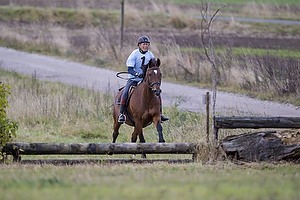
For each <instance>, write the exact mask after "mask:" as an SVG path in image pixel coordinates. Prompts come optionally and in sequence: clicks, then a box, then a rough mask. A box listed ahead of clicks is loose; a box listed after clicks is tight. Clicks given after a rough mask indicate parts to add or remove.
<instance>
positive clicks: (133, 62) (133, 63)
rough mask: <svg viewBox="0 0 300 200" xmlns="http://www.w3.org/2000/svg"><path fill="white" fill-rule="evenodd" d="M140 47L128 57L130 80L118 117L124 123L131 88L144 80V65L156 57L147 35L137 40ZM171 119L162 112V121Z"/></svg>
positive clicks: (122, 98)
mask: <svg viewBox="0 0 300 200" xmlns="http://www.w3.org/2000/svg"><path fill="white" fill-rule="evenodd" d="M137 45H138V47H139V48H138V49H135V50H134V51H133V52H132V53H131V54H130V56H129V57H128V59H127V62H126V65H127V67H128V74H129V80H128V81H127V84H126V86H125V89H124V92H123V95H122V97H121V107H120V114H119V118H118V122H119V123H124V122H125V121H126V116H125V115H124V112H125V108H126V101H127V98H128V91H129V88H130V87H131V86H133V85H135V86H136V85H137V83H138V82H140V81H142V80H143V77H144V76H145V72H144V71H143V69H142V67H143V66H145V65H147V64H148V62H149V60H151V59H153V58H154V55H153V54H152V52H151V51H149V50H148V49H149V46H150V40H149V38H148V37H147V36H141V37H140V38H139V39H138V41H137ZM159 100H160V112H161V113H162V105H161V104H162V103H161V96H159ZM166 120H169V118H167V117H165V116H164V115H162V114H161V121H162V122H164V121H166Z"/></svg>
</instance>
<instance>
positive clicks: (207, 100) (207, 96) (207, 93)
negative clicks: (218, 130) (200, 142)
mask: <svg viewBox="0 0 300 200" xmlns="http://www.w3.org/2000/svg"><path fill="white" fill-rule="evenodd" d="M206 143H207V144H208V143H209V92H206Z"/></svg>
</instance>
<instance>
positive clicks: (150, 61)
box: [148, 59, 152, 67]
mask: <svg viewBox="0 0 300 200" xmlns="http://www.w3.org/2000/svg"><path fill="white" fill-rule="evenodd" d="M151 66H152V59H150V60H149V62H148V67H151Z"/></svg>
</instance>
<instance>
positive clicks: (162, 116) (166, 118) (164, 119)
mask: <svg viewBox="0 0 300 200" xmlns="http://www.w3.org/2000/svg"><path fill="white" fill-rule="evenodd" d="M168 120H169V118H168V117H165V116H164V115H163V114H161V122H164V121H168Z"/></svg>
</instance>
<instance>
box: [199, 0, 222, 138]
mask: <svg viewBox="0 0 300 200" xmlns="http://www.w3.org/2000/svg"><path fill="white" fill-rule="evenodd" d="M212 5H213V3H212V1H211V0H209V1H206V0H202V10H201V15H202V33H201V40H202V44H203V48H204V50H205V55H206V57H207V59H208V61H209V62H210V64H211V66H212V71H213V77H212V84H213V99H212V102H213V105H212V118H213V120H212V127H213V128H212V130H213V142H214V143H216V142H217V140H218V134H217V132H215V131H214V126H215V113H216V97H217V65H216V60H215V52H214V45H213V34H212V26H213V22H214V20H215V18H216V17H217V15H218V13H219V12H220V10H221V9H222V8H224V7H225V5H223V6H221V7H220V8H218V9H217V10H216V11H214V13H213V14H211V6H212Z"/></svg>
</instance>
